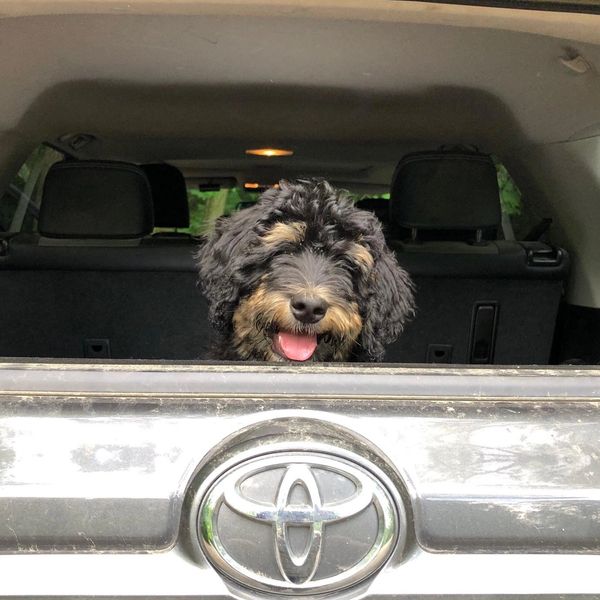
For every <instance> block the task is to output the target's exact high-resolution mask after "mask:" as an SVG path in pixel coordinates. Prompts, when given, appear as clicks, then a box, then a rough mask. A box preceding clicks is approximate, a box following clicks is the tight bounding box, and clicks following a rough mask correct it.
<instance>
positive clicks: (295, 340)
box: [275, 332, 317, 360]
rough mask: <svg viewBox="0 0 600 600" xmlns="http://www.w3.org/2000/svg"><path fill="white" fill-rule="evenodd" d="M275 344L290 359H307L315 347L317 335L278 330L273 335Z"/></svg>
mask: <svg viewBox="0 0 600 600" xmlns="http://www.w3.org/2000/svg"><path fill="white" fill-rule="evenodd" d="M275 346H276V349H277V350H281V352H282V353H283V354H284V356H285V357H286V358H289V359H290V360H308V359H309V358H310V357H311V356H312V355H313V354H314V352H315V350H316V349H317V336H316V335H296V334H294V333H281V332H280V333H278V334H277V335H276V336H275Z"/></svg>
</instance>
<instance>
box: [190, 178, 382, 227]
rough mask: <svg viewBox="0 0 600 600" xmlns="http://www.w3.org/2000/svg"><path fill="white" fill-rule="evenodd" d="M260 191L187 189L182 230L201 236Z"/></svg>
mask: <svg viewBox="0 0 600 600" xmlns="http://www.w3.org/2000/svg"><path fill="white" fill-rule="evenodd" d="M260 194H261V192H260V191H253V190H247V189H244V188H242V187H233V188H228V189H221V190H218V191H202V190H199V189H197V188H188V202H189V205H190V227H189V229H182V230H179V231H184V232H187V233H191V234H192V235H202V234H204V233H206V232H207V231H210V229H211V227H212V225H213V224H214V222H215V221H216V220H217V219H218V218H219V217H221V216H223V215H230V214H231V213H233V212H236V211H238V210H243V209H244V208H248V207H249V206H252V205H253V204H254V203H255V202H257V201H258V199H259V197H260ZM350 197H351V198H352V199H353V200H354V201H355V202H360V201H362V200H367V199H371V198H372V199H382V200H389V199H390V195H389V194H388V193H386V194H353V193H350Z"/></svg>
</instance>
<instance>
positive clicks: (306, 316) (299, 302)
mask: <svg viewBox="0 0 600 600" xmlns="http://www.w3.org/2000/svg"><path fill="white" fill-rule="evenodd" d="M290 305H291V307H292V314H293V315H294V317H296V319H298V321H301V322H302V323H318V322H319V321H320V320H321V319H322V318H323V317H324V316H325V313H326V312H327V302H325V300H323V298H307V297H306V296H294V297H293V298H292V299H291V300H290Z"/></svg>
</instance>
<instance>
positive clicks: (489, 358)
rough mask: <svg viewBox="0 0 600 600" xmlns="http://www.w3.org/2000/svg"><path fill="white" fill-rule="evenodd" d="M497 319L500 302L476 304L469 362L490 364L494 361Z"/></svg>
mask: <svg viewBox="0 0 600 600" xmlns="http://www.w3.org/2000/svg"><path fill="white" fill-rule="evenodd" d="M497 321H498V304H497V303H496V302H481V303H477V304H475V306H474V307H473V321H472V323H471V344H470V348H469V362H470V363H471V364H476V365H488V364H491V363H492V362H493V360H494V346H495V343H496V323H497Z"/></svg>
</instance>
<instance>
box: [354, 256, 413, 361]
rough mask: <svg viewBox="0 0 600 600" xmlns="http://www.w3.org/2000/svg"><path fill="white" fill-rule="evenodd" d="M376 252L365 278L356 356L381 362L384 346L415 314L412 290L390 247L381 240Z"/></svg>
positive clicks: (394, 337)
mask: <svg viewBox="0 0 600 600" xmlns="http://www.w3.org/2000/svg"><path fill="white" fill-rule="evenodd" d="M377 254H378V256H377V257H374V264H373V268H372V269H371V272H370V275H369V277H368V280H367V282H366V288H367V290H366V292H367V293H366V298H367V300H366V303H365V305H363V307H362V308H363V310H362V312H363V329H362V332H361V336H360V342H359V343H360V348H359V349H358V356H357V358H358V359H359V360H361V359H363V360H370V361H377V362H380V361H382V360H383V357H384V353H385V346H386V345H387V344H390V343H391V342H393V341H394V340H396V338H397V337H398V336H399V335H400V334H401V333H402V328H403V325H404V323H405V321H406V320H407V319H408V318H409V317H411V316H412V315H413V314H414V294H413V283H412V281H411V279H410V277H409V275H408V273H407V272H406V271H405V270H404V269H403V268H402V267H401V266H400V265H399V264H398V261H397V260H396V257H395V256H394V254H393V253H392V252H391V251H390V250H389V248H388V247H387V246H386V245H385V244H384V245H383V246H382V247H381V248H380V249H379V252H378V253H377Z"/></svg>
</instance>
